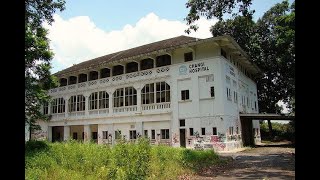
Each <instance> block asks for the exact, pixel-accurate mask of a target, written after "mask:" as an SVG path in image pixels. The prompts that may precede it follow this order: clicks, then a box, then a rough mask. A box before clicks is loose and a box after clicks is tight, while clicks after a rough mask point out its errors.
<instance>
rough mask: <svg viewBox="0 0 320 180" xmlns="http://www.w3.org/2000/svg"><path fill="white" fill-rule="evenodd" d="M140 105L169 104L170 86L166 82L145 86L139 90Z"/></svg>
mask: <svg viewBox="0 0 320 180" xmlns="http://www.w3.org/2000/svg"><path fill="white" fill-rule="evenodd" d="M141 101H142V104H152V103H155V102H156V103H162V102H170V86H169V85H168V84H167V83H166V82H157V83H151V84H146V85H145V86H144V87H143V88H142V90H141Z"/></svg>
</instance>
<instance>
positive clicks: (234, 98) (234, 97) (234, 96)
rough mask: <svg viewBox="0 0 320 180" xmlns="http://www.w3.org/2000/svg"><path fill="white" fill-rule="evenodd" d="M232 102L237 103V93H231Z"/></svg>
mask: <svg viewBox="0 0 320 180" xmlns="http://www.w3.org/2000/svg"><path fill="white" fill-rule="evenodd" d="M233 100H234V102H235V103H238V93H237V92H236V91H234V92H233Z"/></svg>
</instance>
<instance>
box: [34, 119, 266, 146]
mask: <svg viewBox="0 0 320 180" xmlns="http://www.w3.org/2000/svg"><path fill="white" fill-rule="evenodd" d="M162 117H163V118H161V116H156V118H153V116H152V115H150V116H142V117H141V118H139V119H138V118H135V119H134V120H133V121H131V122H130V121H129V120H128V119H127V120H126V119H121V118H120V119H119V121H118V123H116V122H115V121H116V119H113V120H112V121H110V120H107V119H106V120H105V121H103V120H83V119H82V120H79V121H72V122H71V123H70V122H68V123H65V122H53V123H51V122H49V123H48V122H40V123H39V124H40V126H41V127H42V130H41V131H39V132H36V133H35V134H34V135H33V138H35V139H48V140H49V141H63V140H68V139H76V140H80V141H88V140H94V141H95V142H97V143H98V144H115V143H116V142H117V137H116V133H118V132H120V134H121V136H122V137H123V138H124V139H126V140H131V141H134V140H135V139H136V138H138V137H140V136H145V137H148V138H149V139H150V141H151V143H152V144H166V145H170V146H174V147H186V148H190V149H214V150H215V151H231V150H234V149H238V148H241V147H243V141H242V136H243V133H242V125H241V123H240V120H239V118H237V117H234V116H227V115H219V116H211V117H199V118H185V119H183V120H184V123H182V124H180V125H179V126H178V127H175V126H173V125H172V124H173V123H174V122H173V121H172V120H171V119H170V118H171V115H170V114H166V115H163V116H162ZM124 118H130V117H124ZM117 119H118V118H117ZM180 120H181V119H179V120H177V121H180ZM89 122H90V124H89ZM92 122H96V123H95V124H93V123H92ZM111 122H112V123H111ZM179 123H180V122H179ZM251 125H252V126H251V127H252V131H251V132H252V134H253V138H254V141H255V142H256V143H259V142H261V138H260V127H259V121H252V124H251ZM254 133H257V134H254Z"/></svg>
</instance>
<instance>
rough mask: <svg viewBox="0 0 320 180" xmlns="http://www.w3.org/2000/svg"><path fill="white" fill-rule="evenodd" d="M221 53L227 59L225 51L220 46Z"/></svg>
mask: <svg viewBox="0 0 320 180" xmlns="http://www.w3.org/2000/svg"><path fill="white" fill-rule="evenodd" d="M221 55H222V56H223V57H225V58H226V59H227V53H226V52H225V51H224V50H223V49H222V48H221Z"/></svg>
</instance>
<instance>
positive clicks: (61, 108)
mask: <svg viewBox="0 0 320 180" xmlns="http://www.w3.org/2000/svg"><path fill="white" fill-rule="evenodd" d="M51 110H52V111H51V112H52V114H57V113H64V112H65V100H64V99H63V98H56V99H53V101H52V103H51Z"/></svg>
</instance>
